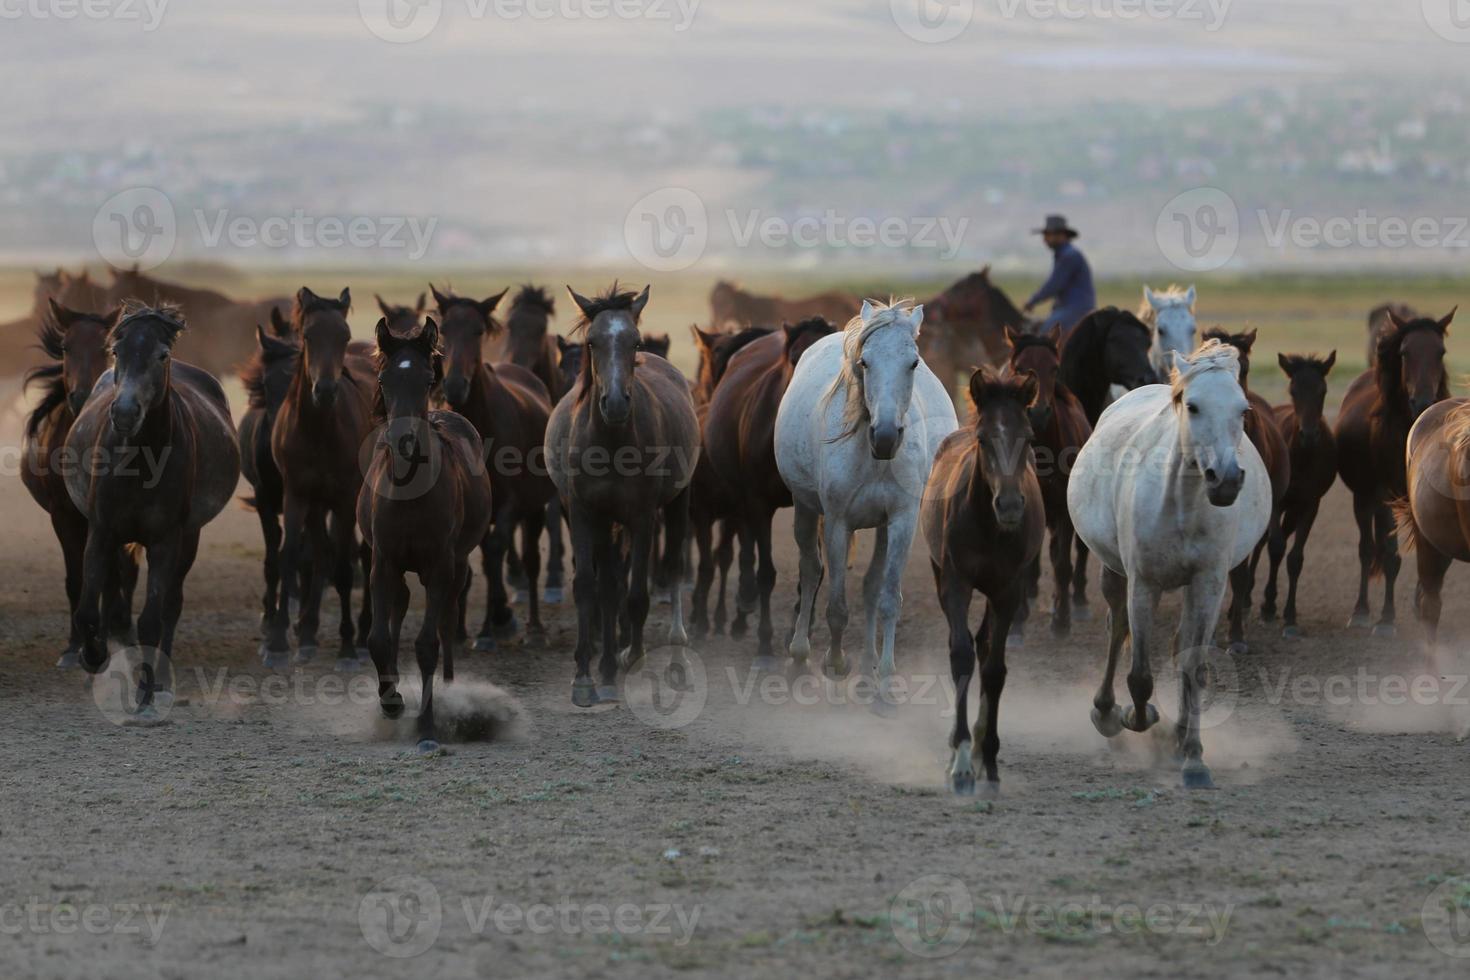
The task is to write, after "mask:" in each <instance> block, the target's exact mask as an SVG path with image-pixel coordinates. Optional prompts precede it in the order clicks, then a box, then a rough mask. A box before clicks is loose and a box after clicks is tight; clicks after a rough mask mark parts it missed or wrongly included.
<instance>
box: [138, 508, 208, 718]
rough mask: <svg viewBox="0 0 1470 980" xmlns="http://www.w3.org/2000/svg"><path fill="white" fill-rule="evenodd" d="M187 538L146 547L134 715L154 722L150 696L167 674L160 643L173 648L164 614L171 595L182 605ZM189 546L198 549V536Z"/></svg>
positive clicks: (165, 655)
mask: <svg viewBox="0 0 1470 980" xmlns="http://www.w3.org/2000/svg"><path fill="white" fill-rule="evenodd" d="M188 536H189V535H188V534H187V532H185V531H183V530H182V529H180V530H178V531H176V532H174V533H173V534H171V535H169V536H168V537H166V538H164V539H162V540H160V541H156V542H154V543H152V544H150V545H149V546H148V586H147V591H146V593H145V598H144V600H143V613H142V615H140V616H139V617H138V644H139V647H140V653H141V655H142V660H141V662H140V663H139V665H138V668H139V673H138V691H137V699H138V700H137V703H138V715H139V716H140V717H142V718H156V717H157V715H158V712H157V709H156V708H155V707H154V699H153V696H154V693H155V692H156V691H158V690H160V689H162V687H163V685H160V684H159V683H158V679H159V677H160V676H167V675H168V674H169V672H170V663H169V657H168V650H167V649H166V648H165V646H164V643H165V639H167V643H168V645H169V646H172V644H173V637H172V630H169V629H168V628H167V623H168V614H169V612H170V608H169V607H170V605H171V600H172V599H173V598H174V593H175V591H176V590H177V592H178V601H179V605H180V606H182V605H183V590H182V586H181V584H180V581H179V580H180V579H181V578H182V575H181V573H180V568H181V567H182V566H183V564H184V559H185V557H186V556H187V558H188V560H189V561H190V562H192V561H193V555H192V554H190V553H189V542H188V541H186V540H185V539H186V537H188ZM192 537H193V546H194V547H195V548H197V547H198V541H199V538H198V533H197V532H195V533H194V534H193V535H192Z"/></svg>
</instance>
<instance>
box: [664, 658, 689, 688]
mask: <svg viewBox="0 0 1470 980" xmlns="http://www.w3.org/2000/svg"><path fill="white" fill-rule="evenodd" d="M664 682H665V683H667V684H668V685H669V687H670V688H672V689H673V690H675V691H692V690H694V685H693V684H691V683H690V682H689V668H688V667H686V666H685V665H684V664H682V663H680V662H679V661H677V660H675V661H674V662H673V663H671V664H669V666H668V667H667V668H666V669H665V670H664Z"/></svg>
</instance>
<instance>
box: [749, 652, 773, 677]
mask: <svg viewBox="0 0 1470 980" xmlns="http://www.w3.org/2000/svg"><path fill="white" fill-rule="evenodd" d="M750 666H751V667H752V668H753V669H754V670H755V672H756V673H758V674H773V673H775V672H776V658H775V657H773V656H771V655H770V654H769V653H763V654H761V655H760V656H758V657H756V658H755V659H754V660H752V661H751V662H750Z"/></svg>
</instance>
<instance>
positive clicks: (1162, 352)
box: [1138, 286, 1196, 378]
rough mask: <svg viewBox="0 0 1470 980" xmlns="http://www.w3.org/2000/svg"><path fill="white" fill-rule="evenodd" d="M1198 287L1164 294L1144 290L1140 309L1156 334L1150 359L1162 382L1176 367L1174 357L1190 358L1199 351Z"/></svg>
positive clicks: (1173, 289) (1167, 291)
mask: <svg viewBox="0 0 1470 980" xmlns="http://www.w3.org/2000/svg"><path fill="white" fill-rule="evenodd" d="M1194 301H1195V291H1194V287H1193V286H1190V287H1189V288H1188V289H1181V288H1179V287H1178V286H1170V287H1169V288H1168V289H1166V290H1164V291H1163V292H1162V293H1156V292H1154V291H1153V290H1152V289H1150V288H1148V287H1147V286H1144V287H1143V304H1142V305H1141V306H1140V307H1139V308H1138V318H1139V319H1140V320H1142V321H1143V322H1144V323H1146V324H1148V327H1149V329H1150V330H1152V331H1153V333H1154V346H1153V350H1152V351H1151V352H1150V354H1149V356H1150V358H1152V360H1153V364H1154V372H1155V373H1156V374H1158V376H1159V377H1161V378H1167V377H1168V376H1169V368H1170V367H1171V366H1172V365H1173V363H1174V362H1173V360H1172V358H1171V356H1170V355H1171V354H1172V353H1174V352H1176V351H1177V352H1178V353H1180V354H1188V353H1189V352H1190V351H1192V350H1194V348H1195V339H1194V338H1195V330H1196V325H1195V321H1194Z"/></svg>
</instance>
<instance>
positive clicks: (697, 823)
mask: <svg viewBox="0 0 1470 980" xmlns="http://www.w3.org/2000/svg"><path fill="white" fill-rule="evenodd" d="M12 470H13V467H12ZM0 520H3V523H4V526H5V528H6V538H5V554H6V572H5V574H4V576H3V577H0V672H3V673H0V707H3V714H4V718H5V719H6V720H5V725H4V737H3V739H0V759H3V764H0V882H3V886H0V932H3V933H4V937H5V938H4V941H3V942H0V976H4V977H15V978H21V977H88V978H91V977H98V976H107V977H110V978H117V980H122V978H131V977H170V978H171V977H179V978H184V977H189V978H195V977H215V976H250V977H281V978H297V977H302V976H319V977H337V976H351V977H371V976H380V975H384V976H386V975H398V974H401V973H404V972H407V971H408V970H413V971H415V972H418V973H421V974H422V975H426V976H437V977H480V976H517V977H519V976H547V977H584V976H585V977H612V976H630V977H644V976H675V975H687V976H705V975H708V976H750V975H753V974H755V973H757V972H760V973H762V974H765V975H770V976H789V975H796V974H798V973H800V974H807V975H820V976H837V977H870V976H883V977H891V976H925V977H928V976H941V975H956V976H959V975H975V974H977V973H984V974H991V973H996V974H999V975H1003V976H1038V977H1049V976H1059V975H1065V974H1081V973H1083V972H1089V973H1091V972H1096V970H1097V967H1099V966H1102V967H1104V969H1103V971H1102V972H1105V973H1108V974H1112V975H1125V974H1126V975H1132V976H1158V977H1176V976H1180V975H1186V974H1188V975H1195V976H1208V977H1216V976H1219V977H1223V976H1239V975H1291V976H1311V977H1317V976H1320V977H1342V976H1375V977H1380V976H1381V977H1389V976H1394V977H1397V976H1405V975H1413V976H1422V977H1432V976H1464V975H1465V970H1466V966H1467V960H1465V959H1463V957H1466V956H1470V928H1466V919H1465V918H1464V917H1465V915H1466V913H1465V912H1464V911H1463V910H1464V909H1465V908H1466V907H1467V906H1470V878H1461V879H1457V878H1456V877H1455V876H1456V875H1458V874H1462V873H1470V858H1467V852H1466V848H1465V841H1466V840H1467V832H1470V807H1467V802H1470V786H1467V780H1466V774H1467V772H1470V769H1467V766H1466V753H1467V748H1466V745H1465V744H1464V743H1463V742H1462V741H1461V740H1460V739H1459V738H1457V735H1459V734H1461V733H1463V732H1464V731H1465V729H1466V727H1467V725H1470V687H1467V686H1466V685H1465V684H1464V680H1465V677H1464V674H1465V669H1464V667H1463V666H1443V667H1442V668H1441V670H1440V671H1439V672H1437V673H1431V674H1428V675H1426V676H1425V677H1422V678H1421V676H1420V675H1421V674H1424V667H1423V664H1424V661H1423V659H1422V658H1421V655H1420V653H1419V650H1418V647H1419V636H1420V631H1419V628H1418V625H1417V624H1416V623H1415V622H1414V621H1413V617H1412V615H1411V614H1410V612H1409V608H1408V601H1407V599H1408V596H1410V595H1411V594H1412V590H1413V582H1414V577H1415V576H1414V574H1413V571H1412V562H1410V563H1409V567H1408V568H1407V569H1406V572H1405V574H1404V576H1403V578H1402V579H1401V583H1400V586H1401V587H1400V619H1401V629H1400V634H1399V636H1398V638H1397V639H1391V640H1390V639H1380V638H1373V637H1370V636H1368V635H1366V634H1365V633H1363V632H1348V631H1346V630H1345V628H1344V626H1343V624H1344V623H1345V622H1346V620H1347V615H1348V612H1349V609H1350V606H1351V600H1352V592H1353V589H1354V587H1355V583H1356V574H1357V571H1356V569H1357V564H1356V550H1355V549H1356V541H1355V540H1354V539H1352V538H1351V537H1350V528H1351V521H1350V519H1349V510H1348V500H1347V496H1346V494H1345V492H1344V491H1343V489H1342V488H1341V487H1340V486H1339V487H1338V488H1336V489H1335V490H1334V491H1333V493H1332V495H1331V497H1330V498H1329V501H1328V504H1327V506H1326V508H1325V513H1324V517H1323V519H1322V520H1321V521H1320V522H1319V524H1318V528H1317V534H1316V536H1315V538H1314V539H1313V542H1312V547H1311V549H1310V551H1309V553H1308V577H1307V580H1306V583H1305V585H1304V588H1303V594H1302V609H1303V619H1302V625H1303V627H1304V628H1305V629H1306V631H1307V634H1308V636H1307V638H1305V639H1302V640H1298V641H1287V640H1282V639H1280V638H1279V636H1278V632H1277V630H1278V628H1273V627H1270V626H1267V625H1263V624H1260V623H1259V622H1257V623H1254V624H1253V625H1252V627H1251V631H1250V640H1251V644H1252V649H1251V651H1250V653H1249V654H1247V655H1245V656H1243V657H1240V658H1238V659H1237V660H1236V661H1235V662H1234V663H1233V664H1232V663H1230V662H1229V661H1228V660H1219V661H1217V667H1218V670H1217V674H1218V676H1219V677H1220V681H1219V684H1220V688H1221V689H1220V691H1219V692H1218V699H1217V700H1216V701H1215V702H1214V704H1213V707H1212V708H1211V710H1210V714H1209V715H1207V717H1206V722H1207V724H1208V725H1209V727H1208V729H1207V731H1206V733H1205V752H1206V761H1208V762H1210V763H1211V764H1212V765H1213V767H1214V770H1215V777H1216V780H1217V782H1218V783H1219V789H1218V791H1215V792H1203V793H1186V792H1184V791H1182V790H1181V789H1179V788H1178V785H1177V782H1178V781H1177V774H1176V772H1175V771H1174V769H1173V767H1172V766H1171V765H1170V764H1169V763H1168V762H1166V761H1162V760H1160V759H1159V758H1158V756H1157V754H1156V752H1155V750H1154V748H1153V745H1154V743H1153V741H1152V739H1151V738H1150V737H1149V736H1138V735H1131V734H1128V733H1125V736H1126V737H1125V738H1124V739H1120V740H1119V741H1118V742H1117V743H1112V744H1110V743H1107V742H1105V740H1103V739H1102V738H1101V737H1100V736H1098V735H1096V734H1095V733H1094V731H1093V729H1092V727H1091V724H1090V722H1089V721H1088V711H1089V708H1090V702H1091V692H1092V688H1093V686H1094V685H1095V684H1096V682H1097V679H1098V677H1099V675H1100V671H1101V659H1102V655H1103V637H1102V622H1101V620H1102V616H1101V615H1097V616H1095V617H1094V618H1093V619H1092V620H1091V621H1090V622H1087V623H1082V624H1079V625H1078V627H1077V629H1076V630H1075V631H1074V633H1073V635H1072V636H1071V637H1070V638H1069V639H1066V640H1061V641H1058V640H1054V639H1053V638H1052V636H1051V635H1050V633H1049V631H1048V630H1047V628H1046V617H1045V616H1041V617H1039V618H1038V619H1037V620H1036V621H1035V622H1034V627H1035V628H1033V630H1032V633H1031V636H1030V638H1029V640H1028V643H1027V645H1026V646H1025V647H1023V648H1022V649H1020V650H1016V651H1013V652H1012V653H1011V655H1010V657H1009V662H1010V668H1011V672H1010V679H1009V682H1008V686H1007V689H1006V695H1005V699H1004V702H1003V709H1002V712H1001V719H1002V725H1001V738H1002V740H1003V748H1002V779H1003V781H1004V782H1003V792H1002V795H1001V796H1000V798H999V799H998V800H995V801H993V802H992V801H982V800H976V799H974V798H971V799H957V798H954V797H952V796H950V795H949V794H948V793H947V792H946V790H945V789H944V779H943V776H944V767H945V764H946V762H947V750H946V747H945V733H946V731H947V728H948V721H947V719H946V712H947V711H948V709H949V707H950V704H951V702H952V695H951V693H950V692H949V691H948V687H949V681H948V667H947V655H946V653H945V648H946V641H945V635H944V626H943V621H942V617H941V616H940V615H939V612H938V606H937V603H936V600H935V596H934V591H933V585H932V579H931V578H930V576H929V573H928V570H927V565H926V560H925V558H924V556H923V555H922V554H921V553H920V550H919V549H916V550H915V553H914V555H913V557H912V560H911V562H910V569H909V575H908V578H907V582H906V586H907V588H906V597H905V598H906V601H905V606H904V611H903V619H902V623H901V625H900V628H899V639H900V651H899V665H900V669H901V671H902V672H903V673H904V674H905V675H906V676H907V677H908V678H909V680H910V688H909V690H910V697H909V699H908V703H906V704H904V705H903V706H902V707H901V709H900V710H899V711H898V713H897V715H896V717H893V718H880V717H877V716H876V715H874V714H873V713H872V712H870V711H869V710H868V709H867V708H866V707H865V706H863V705H861V704H855V703H851V702H850V699H849V698H848V696H847V694H845V693H844V690H848V689H843V688H833V689H830V690H829V689H827V688H825V686H824V685H821V684H817V683H805V682H803V683H799V684H796V685H794V686H787V685H786V684H785V682H784V681H781V680H779V679H774V680H760V679H758V678H753V677H752V675H751V674H750V672H749V670H748V665H749V662H750V658H751V652H752V651H751V647H750V643H749V642H746V643H735V642H733V641H731V640H730V639H729V638H727V637H719V638H714V639H711V640H709V641H707V642H704V643H701V644H699V645H698V649H697V651H696V655H695V666H696V668H698V669H696V670H695V671H694V674H695V678H696V680H698V679H699V678H700V675H701V673H702V677H703V681H704V683H703V685H702V686H697V690H696V692H695V695H693V696H690V698H689V699H687V700H685V701H681V702H678V703H677V704H675V705H674V706H673V707H667V706H666V707H665V708H664V709H663V710H662V711H660V710H655V705H654V704H652V703H651V702H650V700H649V690H650V688H649V683H648V679H647V678H646V677H639V678H635V680H634V681H632V682H630V683H629V685H628V688H629V692H628V693H629V699H630V703H629V705H623V706H616V707H609V706H604V707H600V708H598V709H594V710H590V711H584V710H578V709H576V708H574V707H572V705H571V702H570V696H569V695H570V686H571V678H572V662H571V649H572V643H573V639H574V634H575V624H574V620H573V616H572V610H571V607H570V604H565V605H562V606H559V607H553V608H551V609H550V610H549V616H550V620H549V626H550V629H549V636H548V640H547V643H546V644H545V646H544V647H526V646H521V645H518V644H513V645H508V646H505V647H503V648H502V650H501V651H500V652H499V653H497V654H494V655H486V654H474V653H465V654H463V655H462V656H461V657H460V658H459V666H460V673H461V680H460V682H459V683H458V686H459V688H460V689H461V690H460V693H459V698H460V700H463V701H466V702H476V703H478V701H479V700H481V699H483V698H486V697H490V698H494V699H496V701H497V703H499V704H510V703H513V704H514V705H516V706H517V708H518V717H519V719H520V721H519V723H518V725H517V726H516V730H515V731H514V732H513V733H512V734H511V737H507V738H504V739H502V740H499V741H496V742H494V743H493V744H484V743H470V744H454V745H452V746H449V750H450V751H449V752H448V753H447V754H445V755H442V756H437V757H431V758H421V757H418V756H417V755H416V754H415V753H414V751H413V739H412V735H411V732H410V729H409V727H407V726H406V725H396V726H387V725H384V724H382V723H380V722H378V721H377V709H376V704H375V698H374V685H373V683H372V681H371V679H370V678H369V677H367V676H366V675H363V676H361V677H359V678H357V679H351V678H347V679H344V678H343V677H342V676H341V675H338V674H335V673H334V672H333V671H332V669H331V661H330V658H329V657H327V655H326V650H325V648H324V651H323V656H322V658H321V659H320V660H319V662H318V663H316V664H313V665H310V666H308V667H306V668H304V669H302V670H299V671H296V672H294V673H293V674H291V675H270V674H269V673H267V672H266V671H264V670H263V669H262V668H261V667H260V666H259V664H258V661H257V659H256V655H255V650H256V646H257V635H256V621H257V615H258V600H257V596H258V593H259V590H260V571H259V569H260V564H259V563H260V554H261V546H260V536H259V531H258V527H257V525H256V522H255V519H254V517H253V515H250V514H248V513H246V512H244V511H242V510H238V509H233V508H232V509H230V510H228V511H227V512H226V513H225V514H224V515H223V516H222V517H221V518H220V519H219V520H218V521H217V522H216V523H214V524H213V525H211V526H210V527H209V528H208V529H207V531H206V534H205V539H204V544H203V548H202V552H201V557H200V560H199V563H198V565H197V566H196V567H195V569H194V572H193V574H192V575H191V577H190V579H189V582H188V586H187V595H186V603H185V612H184V619H183V622H182V624H181V627H180V631H179V638H178V645H177V650H176V662H175V669H176V674H177V677H178V678H179V692H178V693H179V697H180V701H179V703H177V704H175V705H174V706H173V708H172V710H171V712H169V713H168V714H167V718H166V722H165V723H164V724H161V725H157V726H153V727H138V726H130V725H121V724H118V723H117V722H118V721H119V714H118V712H117V711H116V710H115V709H116V706H115V705H114V704H112V703H111V702H109V701H108V699H107V697H105V696H104V695H103V694H99V693H98V690H99V687H100V686H93V687H91V688H89V686H88V685H86V684H84V681H83V678H82V677H81V676H80V675H79V674H76V673H61V672H58V671H56V670H55V669H53V667H52V663H53V662H54V661H55V659H56V657H57V655H58V653H59V652H60V650H61V647H62V645H63V640H64V637H65V632H66V620H65V614H66V603H65V598H64V594H63V592H62V583H61V578H62V576H61V564H60V559H59V553H58V551H57V548H56V546H55V543H54V540H53V538H52V536H51V532H50V529H49V527H48V525H47V524H46V522H45V520H44V518H43V515H42V513H41V512H40V510H39V509H38V508H36V507H35V505H34V504H33V503H32V502H31V501H30V499H29V498H28V497H27V496H26V494H25V492H24V490H23V488H22V487H21V485H20V483H19V480H18V479H16V478H15V475H14V473H13V471H12V472H7V473H6V474H5V476H4V477H3V479H0ZM777 540H778V541H780V542H782V546H781V548H780V559H781V560H780V563H779V564H780V573H781V581H780V583H779V584H778V586H777V605H778V609H779V612H778V616H777V625H778V629H779V630H781V631H784V629H785V627H786V622H787V616H788V615H789V613H788V610H789V603H790V596H791V592H792V583H793V576H794V573H795V560H794V558H795V556H794V553H793V548H792V546H791V544H790V541H791V538H790V522H789V517H786V518H783V519H782V521H781V522H780V524H779V526H778V533H777ZM864 560H865V559H864V553H863V552H860V553H859V555H858V563H859V566H860V567H861V566H862V563H863V562H864ZM1093 575H1094V577H1093V583H1094V584H1093V588H1092V594H1093V602H1094V609H1096V608H1097V607H1098V605H1099V604H1100V601H1101V600H1100V597H1098V596H1097V592H1096V565H1095V564H1094V566H1093ZM855 585H856V583H854V587H855ZM1043 588H1044V592H1043V603H1042V605H1043V607H1044V608H1045V607H1049V599H1048V598H1047V594H1048V592H1049V590H1048V589H1047V588H1046V586H1045V585H1044V586H1043ZM478 595H479V590H478V588H477V589H476V596H477V597H478ZM1467 598H1470V573H1467V571H1466V570H1465V569H1463V568H1457V569H1455V570H1454V571H1453V572H1452V574H1451V581H1450V584H1449V592H1448V593H1447V595H1446V599H1447V601H1446V625H1445V635H1446V640H1447V645H1448V646H1449V648H1450V649H1451V650H1453V651H1456V652H1457V653H1456V654H1455V655H1453V656H1449V657H1448V658H1447V660H1446V661H1445V663H1447V664H1459V663H1462V662H1463V661H1462V660H1461V659H1460V657H1461V656H1463V655H1462V654H1459V653H1458V651H1461V650H1462V649H1463V648H1464V646H1465V641H1466V640H1467V639H1470V602H1466V601H1465V600H1466V599H1467ZM854 601H855V602H856V601H857V596H856V595H854ZM1461 603H1464V604H1463V605H1462V604H1461ZM1175 608H1176V607H1175V606H1174V605H1172V604H1166V606H1165V609H1164V611H1163V615H1164V616H1165V617H1166V622H1171V621H1170V620H1168V619H1167V617H1172V616H1173V615H1174V610H1175ZM326 611H327V613H328V615H327V617H326V622H325V624H324V633H323V636H324V637H330V636H333V635H334V634H333V633H332V627H333V626H334V625H335V608H334V602H332V601H329V602H328V603H327V605H326ZM978 613H979V610H978V608H977V609H976V611H975V614H974V615H975V616H976V617H977V620H978ZM667 619H668V607H667V606H664V607H655V610H654V613H653V616H652V623H653V626H652V629H653V631H654V632H653V635H654V636H655V637H659V636H661V635H662V633H663V630H664V629H665V628H666V623H667ZM821 620H822V617H821V616H820V615H819V617H818V621H819V622H821ZM855 621H857V620H856V619H855ZM414 628H416V627H415V626H414V624H413V622H412V620H411V621H410V624H409V627H408V630H409V631H411V630H413V629H414ZM1170 628H1172V626H1170ZM406 635H411V633H410V632H408V631H406ZM823 635H825V634H824V633H823ZM824 645H825V641H824V640H823V639H819V640H818V648H819V649H821V648H823V647H824ZM402 657H403V663H404V666H405V668H408V667H409V666H410V664H411V661H412V653H411V649H410V650H407V651H405V652H404V653H403V655H402ZM653 660H654V662H655V663H657V660H658V655H655V657H654V658H653ZM1155 667H1156V670H1157V671H1158V673H1159V675H1160V676H1161V677H1162V678H1168V676H1169V664H1168V661H1167V654H1166V655H1165V656H1164V657H1162V658H1159V659H1156V661H1155ZM1441 675H1447V676H1441ZM486 682H493V684H495V685H499V687H500V688H501V689H503V692H502V691H496V690H493V689H490V688H489V687H488V684H487V683H486ZM104 689H105V688H104ZM99 702H100V705H99ZM844 702H846V703H844ZM658 703H659V704H661V705H662V704H664V702H663V701H659V702H658ZM1157 703H1158V704H1159V706H1160V708H1161V710H1163V711H1164V714H1165V715H1166V716H1167V715H1168V714H1169V708H1170V706H1171V705H1172V704H1173V684H1172V683H1171V682H1169V681H1167V680H1165V681H1164V682H1163V684H1162V690H1161V691H1160V692H1159V695H1158V698H1157ZM1164 727H1166V726H1163V725H1161V726H1159V730H1162V729H1163V728H1164ZM410 955H417V956H418V958H417V959H407V957H408V956H410Z"/></svg>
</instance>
